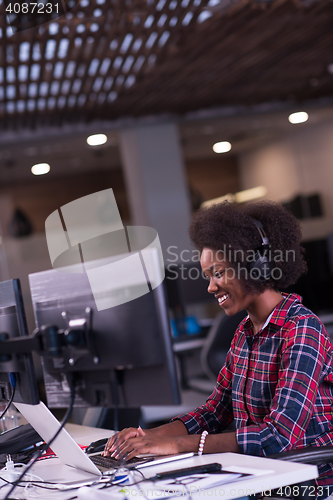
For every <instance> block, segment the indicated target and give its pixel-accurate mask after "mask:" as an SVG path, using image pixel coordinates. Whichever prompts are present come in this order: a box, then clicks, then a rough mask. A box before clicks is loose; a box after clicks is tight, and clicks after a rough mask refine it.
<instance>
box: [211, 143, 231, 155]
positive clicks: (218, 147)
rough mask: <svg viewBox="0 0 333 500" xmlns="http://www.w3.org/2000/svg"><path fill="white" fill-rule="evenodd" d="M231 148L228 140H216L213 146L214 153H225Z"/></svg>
mask: <svg viewBox="0 0 333 500" xmlns="http://www.w3.org/2000/svg"><path fill="white" fill-rule="evenodd" d="M230 149H231V144H230V142H228V141H222V142H216V143H215V144H214V146H213V151H214V153H227V152H228V151H230Z"/></svg>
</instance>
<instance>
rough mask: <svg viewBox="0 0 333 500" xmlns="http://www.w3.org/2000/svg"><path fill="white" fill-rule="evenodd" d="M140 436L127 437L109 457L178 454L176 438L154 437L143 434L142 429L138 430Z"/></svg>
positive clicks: (127, 458) (127, 457) (128, 457)
mask: <svg viewBox="0 0 333 500" xmlns="http://www.w3.org/2000/svg"><path fill="white" fill-rule="evenodd" d="M138 431H139V433H140V435H136V436H133V437H129V438H128V439H126V440H125V441H123V442H122V443H121V444H120V445H119V444H117V447H116V449H115V451H114V452H113V453H112V452H111V455H112V456H113V457H114V458H117V459H121V458H125V459H126V460H130V459H131V458H133V457H135V456H137V455H139V454H143V455H147V454H153V455H173V454H177V453H179V451H180V450H179V447H178V438H177V437H165V436H156V435H155V436H154V434H145V432H144V431H143V430H142V429H140V428H139V429H138Z"/></svg>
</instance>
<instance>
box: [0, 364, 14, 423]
mask: <svg viewBox="0 0 333 500" xmlns="http://www.w3.org/2000/svg"><path fill="white" fill-rule="evenodd" d="M8 378H9V382H10V385H11V386H12V394H11V396H10V398H9V401H8V403H7V406H6V408H5V409H4V410H3V412H2V413H1V415H0V420H1V419H2V418H3V417H4V416H5V413H6V412H7V410H8V408H9V407H10V405H11V404H12V402H13V399H14V396H15V388H16V375H15V373H8Z"/></svg>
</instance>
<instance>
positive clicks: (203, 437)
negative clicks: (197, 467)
mask: <svg viewBox="0 0 333 500" xmlns="http://www.w3.org/2000/svg"><path fill="white" fill-rule="evenodd" d="M207 434H208V432H207V431H203V433H202V434H201V438H200V442H199V449H198V455H199V456H201V455H202V453H203V449H204V446H205V441H206V436H207Z"/></svg>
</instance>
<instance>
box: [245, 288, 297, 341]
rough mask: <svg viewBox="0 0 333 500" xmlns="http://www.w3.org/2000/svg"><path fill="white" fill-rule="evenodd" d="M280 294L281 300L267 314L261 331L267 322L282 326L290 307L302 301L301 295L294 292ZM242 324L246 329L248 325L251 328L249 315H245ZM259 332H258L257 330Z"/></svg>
mask: <svg viewBox="0 0 333 500" xmlns="http://www.w3.org/2000/svg"><path fill="white" fill-rule="evenodd" d="M281 295H282V297H283V300H282V301H281V302H280V303H279V304H278V305H277V306H276V307H275V309H273V311H272V312H271V314H270V315H269V316H268V318H267V319H266V321H265V324H264V326H263V327H262V328H261V330H260V331H261V332H262V331H263V329H264V328H266V326H267V325H268V324H269V323H273V324H274V325H277V326H283V325H284V323H285V322H286V317H287V315H288V312H289V310H290V308H291V307H292V306H293V305H294V304H297V303H302V297H301V296H300V295H297V294H296V293H282V292H281ZM243 321H244V326H245V325H246V329H247V328H249V327H250V329H252V328H251V327H252V321H251V320H250V317H249V316H247V317H246V318H245V319H244V320H243ZM258 333H259V332H258Z"/></svg>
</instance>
